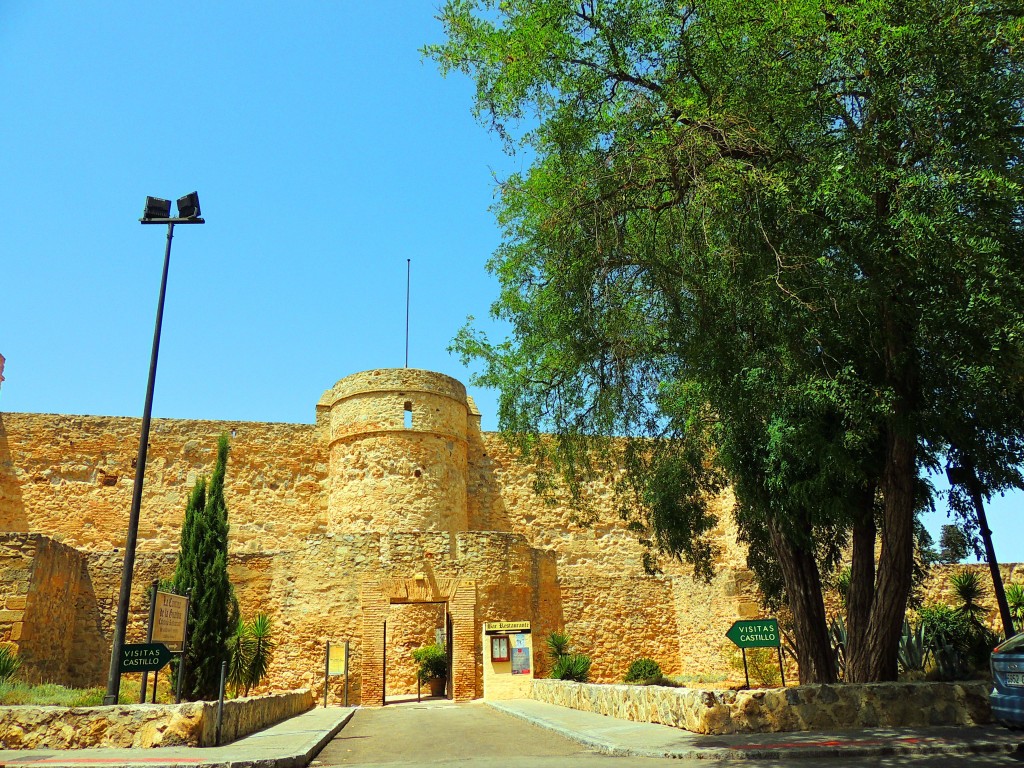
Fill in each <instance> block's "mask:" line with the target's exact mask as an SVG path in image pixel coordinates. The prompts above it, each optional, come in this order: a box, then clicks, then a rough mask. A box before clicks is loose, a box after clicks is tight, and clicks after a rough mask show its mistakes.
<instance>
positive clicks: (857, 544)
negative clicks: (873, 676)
mask: <svg viewBox="0 0 1024 768" xmlns="http://www.w3.org/2000/svg"><path fill="white" fill-rule="evenodd" d="M874 507H875V487H874V485H873V484H872V485H871V486H869V487H868V488H867V489H866V490H865V492H864V496H863V498H862V500H861V504H860V513H859V515H858V517H857V519H856V520H854V523H853V559H852V562H851V564H850V592H849V594H848V595H847V601H846V679H847V680H853V679H863V678H864V677H865V676H866V675H867V654H866V652H865V644H864V639H865V638H866V637H867V633H868V623H869V622H870V620H871V604H872V602H874V597H875V538H876V534H877V531H876V527H875V508H874Z"/></svg>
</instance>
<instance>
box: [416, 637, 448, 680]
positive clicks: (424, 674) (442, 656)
mask: <svg viewBox="0 0 1024 768" xmlns="http://www.w3.org/2000/svg"><path fill="white" fill-rule="evenodd" d="M412 658H413V660H414V661H415V662H416V663H417V664H419V665H420V668H419V670H418V671H417V673H416V676H417V677H418V678H419V681H420V682H421V683H425V682H427V681H428V680H434V679H440V678H444V677H448V654H447V653H445V650H444V648H443V647H442V646H440V645H438V644H437V643H431V644H430V645H425V646H423V647H422V648H417V649H416V650H414V651H413V652H412Z"/></svg>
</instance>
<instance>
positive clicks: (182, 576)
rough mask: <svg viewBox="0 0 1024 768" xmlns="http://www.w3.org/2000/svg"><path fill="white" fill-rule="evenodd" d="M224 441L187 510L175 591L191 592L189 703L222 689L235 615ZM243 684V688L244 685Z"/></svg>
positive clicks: (185, 689) (187, 666)
mask: <svg viewBox="0 0 1024 768" xmlns="http://www.w3.org/2000/svg"><path fill="white" fill-rule="evenodd" d="M228 451H229V445H228V437H227V435H226V434H222V435H221V436H220V438H219V439H218V441H217V462H216V464H215V466H214V470H213V477H212V478H211V479H210V483H209V487H207V484H206V480H205V478H202V479H199V480H197V481H196V485H195V487H194V488H193V489H192V493H191V495H190V496H189V500H188V505H187V506H186V508H185V520H184V522H183V524H182V529H181V544H180V548H179V550H178V563H177V567H176V569H175V572H174V591H175V592H176V593H178V594H181V595H183V594H186V593H187V592H188V591H189V590H191V595H192V602H191V609H190V615H189V632H188V644H187V647H186V649H185V659H186V661H185V680H184V681H183V684H182V695H183V696H184V697H185V698H187V699H192V700H198V699H215V698H217V695H218V688H219V685H220V667H221V663H222V662H224V661H229V660H230V659H229V649H228V644H229V641H230V640H231V636H232V628H233V627H234V626H235V622H234V621H233V620H232V613H233V612H234V611H236V610H237V607H234V608H233V606H236V604H235V599H234V592H233V590H232V589H231V584H230V582H229V581H228V571H227V556H228V513H227V504H226V503H225V501H224V477H225V474H226V471H227V461H228ZM243 684H244V683H243Z"/></svg>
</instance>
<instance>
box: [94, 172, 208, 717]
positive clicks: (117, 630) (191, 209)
mask: <svg viewBox="0 0 1024 768" xmlns="http://www.w3.org/2000/svg"><path fill="white" fill-rule="evenodd" d="M139 221H141V222H142V223H143V224H166V225H167V247H166V249H165V250H164V271H163V275H162V276H161V278H160V298H159V299H158V300H157V305H156V328H155V329H154V331H153V352H152V354H151V355H150V358H149V380H148V381H147V383H146V404H145V406H144V407H143V410H142V434H141V435H140V436H139V453H138V456H137V458H136V460H135V485H134V486H133V488H132V509H131V514H130V515H129V517H128V536H127V538H126V539H125V544H124V568H123V569H122V571H121V593H120V595H119V597H118V600H117V619H116V621H115V622H114V641H113V647H112V648H111V649H110V670H109V672H108V674H107V693H106V696H104V697H103V703H104V704H116V703H117V698H118V694H119V693H120V689H121V652H122V649H123V648H124V636H125V631H126V629H127V627H128V604H129V602H130V599H131V593H132V571H133V570H134V569H135V542H136V539H137V538H138V533H139V510H140V509H141V508H142V481H143V479H144V477H145V474H146V452H147V449H148V448H149V422H150V416H151V414H152V412H153V385H154V384H155V383H156V360H157V356H158V355H159V353H160V326H161V325H162V323H163V317H164V295H165V294H166V293H167V268H168V267H169V266H170V263H171V240H172V239H173V238H174V225H175V224H205V223H206V222H205V221H204V220H203V218H202V211H201V209H200V208H199V194H198V193H196V192H192V193H190V194H187V195H184V196H183V197H179V198H178V215H177V216H175V217H172V216H171V201H170V200H164V199H163V198H160V197H147V198H146V207H145V209H144V210H143V212H142V218H140V219H139Z"/></svg>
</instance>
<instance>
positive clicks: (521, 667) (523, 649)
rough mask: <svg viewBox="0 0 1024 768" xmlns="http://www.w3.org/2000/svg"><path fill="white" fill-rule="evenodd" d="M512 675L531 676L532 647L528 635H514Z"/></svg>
mask: <svg viewBox="0 0 1024 768" xmlns="http://www.w3.org/2000/svg"><path fill="white" fill-rule="evenodd" d="M512 674H513V675H528V674H530V646H529V645H528V644H527V640H526V635H512Z"/></svg>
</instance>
